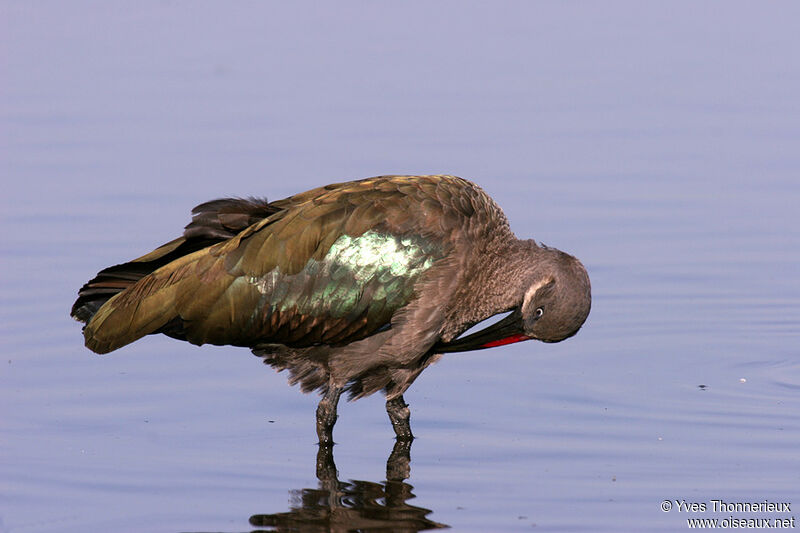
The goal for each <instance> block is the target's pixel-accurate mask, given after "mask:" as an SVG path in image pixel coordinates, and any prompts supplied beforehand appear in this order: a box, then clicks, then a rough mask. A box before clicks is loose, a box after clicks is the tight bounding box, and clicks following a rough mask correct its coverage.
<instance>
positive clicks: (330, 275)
mask: <svg viewBox="0 0 800 533" xmlns="http://www.w3.org/2000/svg"><path fill="white" fill-rule="evenodd" d="M192 214H193V217H192V221H191V223H190V224H189V225H188V226H186V228H185V231H184V232H183V236H181V237H179V238H177V239H175V240H173V241H171V242H168V243H167V244H165V245H163V246H161V247H159V248H156V249H155V250H153V251H152V252H150V253H149V254H147V255H144V256H142V257H140V258H138V259H134V260H132V261H130V262H128V263H124V264H120V265H116V266H112V267H109V268H106V269H105V270H102V271H100V273H98V274H97V276H96V277H95V278H94V279H92V280H91V281H89V282H88V283H86V284H85V285H84V286H83V287H82V288H81V289H80V291H79V296H78V299H77V301H76V302H75V304H74V305H73V307H72V313H71V314H72V316H73V317H74V318H76V319H77V320H79V321H81V322H83V323H85V324H86V325H85V327H84V329H83V333H84V337H85V340H86V346H87V347H88V348H89V349H90V350H92V351H94V352H97V353H101V354H103V353H108V352H111V351H114V350H116V349H118V348H121V347H123V346H125V345H126V344H129V343H131V342H133V341H135V340H137V339H139V338H141V337H144V336H145V335H149V334H151V333H163V334H165V335H168V336H170V337H173V338H176V339H180V340H185V341H189V342H191V343H192V344H197V345H201V344H206V343H210V344H217V345H233V346H246V347H248V348H251V349H252V351H253V352H254V353H255V354H256V355H258V356H260V357H262V358H263V359H264V361H265V362H266V363H268V364H270V365H272V366H273V367H274V368H276V369H277V370H288V372H289V382H290V383H291V384H299V385H300V387H301V389H302V390H303V391H304V392H309V391H312V390H319V391H321V393H322V400H321V401H320V403H319V407H318V408H317V434H318V437H319V439H320V443H321V444H330V443H332V440H331V439H332V429H333V425H334V423H335V422H336V418H337V416H336V406H337V403H338V401H339V396H340V395H341V393H342V392H345V391H346V392H348V393H349V395H350V397H351V398H361V397H362V396H367V395H369V394H372V393H374V392H376V391H383V392H384V394H385V395H386V410H387V412H388V414H389V418H390V420H391V422H392V426H393V428H394V431H395V433H396V434H397V437H398V439H409V440H410V439H412V438H413V437H412V434H411V428H410V425H409V410H408V405H406V403H405V401H404V400H403V393H404V392H405V391H406V389H408V387H409V386H410V385H411V383H412V382H413V381H414V380H415V379H416V378H417V376H419V374H420V372H422V371H423V370H424V369H425V368H426V367H427V366H428V365H430V364H431V363H433V362H435V361H436V360H438V359H439V358H440V357H441V356H442V354H444V353H448V352H463V351H469V350H479V349H483V348H490V347H493V346H500V345H504V344H509V343H513V342H518V341H523V340H527V339H537V340H540V341H544V342H558V341H561V340H564V339H566V338H568V337H571V336H572V335H574V334H575V333H576V332H577V331H578V329H580V327H581V325H582V324H583V323H584V321H585V320H586V317H587V315H588V314H589V309H590V306H591V289H590V284H589V276H588V274H587V273H586V269H585V268H584V267H583V265H582V264H581V263H580V261H578V260H577V259H576V258H575V257H573V256H571V255H569V254H566V253H564V252H561V251H559V250H556V249H555V248H550V247H547V246H543V245H540V244H537V243H536V242H535V241H533V240H520V239H517V238H516V237H515V236H514V234H513V233H512V232H511V229H510V228H509V224H508V220H507V219H506V217H505V215H504V214H503V212H502V210H501V209H500V208H499V207H498V206H497V204H496V203H495V202H494V201H493V200H492V199H491V198H490V197H489V196H488V195H487V194H486V193H485V192H484V191H483V190H482V189H481V188H480V187H478V186H477V185H475V184H474V183H471V182H469V181H467V180H464V179H461V178H457V177H455V176H380V177H375V178H368V179H363V180H359V181H349V182H345V183H336V184H332V185H327V186H325V187H320V188H317V189H312V190H310V191H307V192H303V193H300V194H297V195H294V196H291V197H289V198H285V199H283V200H277V201H275V202H268V201H267V200H265V199H257V198H249V199H236V198H226V199H220V200H213V201H211V202H207V203H204V204H201V205H199V206H197V207H196V208H195V209H194V210H193V211H192ZM508 311H510V314H508V316H506V317H505V318H503V319H502V320H500V321H499V322H496V323H494V324H492V325H490V326H487V327H486V328H485V329H483V330H481V331H479V332H477V333H473V334H471V335H467V336H463V337H460V335H461V334H462V333H463V332H465V331H467V330H468V329H469V328H471V327H472V326H474V325H476V324H478V323H480V322H482V321H484V320H486V319H487V318H489V317H492V316H493V315H496V314H499V313H504V312H508Z"/></svg>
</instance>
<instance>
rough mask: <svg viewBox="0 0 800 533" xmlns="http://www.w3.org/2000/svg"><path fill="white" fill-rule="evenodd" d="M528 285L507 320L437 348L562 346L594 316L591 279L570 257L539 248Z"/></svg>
mask: <svg viewBox="0 0 800 533" xmlns="http://www.w3.org/2000/svg"><path fill="white" fill-rule="evenodd" d="M523 286H524V287H525V292H524V294H523V296H522V301H521V302H520V303H519V304H517V306H516V307H514V308H513V309H512V310H511V313H510V314H508V315H507V316H506V317H505V318H503V319H502V320H500V321H498V322H495V323H494V324H491V325H490V326H487V327H486V328H484V329H482V330H480V331H478V332H477V333H473V334H471V335H467V336H466V337H460V338H458V339H455V340H454V341H451V342H448V343H444V344H440V345H438V346H436V347H435V350H436V351H440V352H464V351H470V350H480V349H483V348H492V347H494V346H503V345H505V344H512V343H514V342H519V341H524V340H529V339H536V340H540V341H543V342H559V341H563V340H564V339H567V338H569V337H572V336H573V335H575V334H576V333H577V332H578V330H579V329H580V328H581V326H582V325H583V323H584V322H585V321H586V317H587V316H589V310H590V309H591V306H592V294H591V285H590V283H589V275H588V274H587V272H586V269H585V268H584V266H583V265H582V264H581V262H580V261H578V260H577V259H576V258H574V257H572V256H571V255H569V254H566V253H564V252H561V251H559V250H556V249H554V248H544V247H543V248H538V250H537V253H536V256H535V263H534V264H533V265H532V266H531V269H530V271H529V274H528V275H527V276H525V281H524V282H523Z"/></svg>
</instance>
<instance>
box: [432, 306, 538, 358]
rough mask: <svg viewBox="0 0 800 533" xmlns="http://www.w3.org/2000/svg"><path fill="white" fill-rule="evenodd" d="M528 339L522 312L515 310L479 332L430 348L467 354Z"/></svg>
mask: <svg viewBox="0 0 800 533" xmlns="http://www.w3.org/2000/svg"><path fill="white" fill-rule="evenodd" d="M528 339H530V337H528V336H527V335H525V333H524V330H523V328H522V312H521V311H520V310H519V309H515V310H514V311H512V312H511V314H509V315H508V316H507V317H505V318H504V319H502V320H499V321H497V322H495V323H494V324H492V325H491V326H487V327H485V328H483V329H482V330H480V331H477V332H475V333H473V334H472V335H467V336H466V337H462V338H458V339H455V340H452V341H450V342H440V343H438V344H436V345H434V347H433V348H431V351H432V352H435V353H448V352H469V351H472V350H483V349H484V348H492V347H494V346H503V345H505V344H512V343H515V342H520V341H526V340H528Z"/></svg>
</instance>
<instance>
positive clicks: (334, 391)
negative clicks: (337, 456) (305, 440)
mask: <svg viewBox="0 0 800 533" xmlns="http://www.w3.org/2000/svg"><path fill="white" fill-rule="evenodd" d="M341 393H342V389H340V388H336V387H329V388H328V391H327V392H326V393H325V396H323V397H322V400H320V402H319V405H318V406H317V437H319V444H320V446H331V445H333V426H334V424H336V419H337V418H339V417H338V416H337V414H336V406H337V404H338V403H339V396H340V395H341Z"/></svg>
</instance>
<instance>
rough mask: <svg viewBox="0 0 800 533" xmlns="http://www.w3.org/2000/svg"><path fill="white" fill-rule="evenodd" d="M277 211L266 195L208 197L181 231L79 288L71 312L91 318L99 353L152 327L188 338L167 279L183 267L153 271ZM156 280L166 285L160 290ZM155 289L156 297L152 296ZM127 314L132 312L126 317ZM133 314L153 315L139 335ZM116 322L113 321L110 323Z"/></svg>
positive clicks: (91, 337)
mask: <svg viewBox="0 0 800 533" xmlns="http://www.w3.org/2000/svg"><path fill="white" fill-rule="evenodd" d="M278 211H280V208H278V207H275V206H274V205H271V204H269V202H268V201H267V200H266V199H265V198H247V199H244V198H224V199H219V200H213V201H211V202H206V203H204V204H200V205H199V206H197V207H195V208H194V209H193V210H192V215H193V217H192V221H191V222H190V223H189V224H188V225H187V226H186V228H185V230H184V234H183V236H182V237H179V238H177V239H175V240H173V241H170V242H168V243H166V244H164V245H163V246H160V247H159V248H156V249H155V250H153V251H152V252H150V253H148V254H146V255H143V256H142V257H139V258H137V259H134V260H133V261H130V262H128V263H123V264H119V265H114V266H111V267H108V268H106V269H104V270H101V271H100V272H99V273H98V274H97V276H95V277H94V278H93V279H91V280H90V281H89V282H87V283H86V284H85V285H84V286H83V287H81V289H80V290H79V291H78V299H77V300H76V301H75V303H74V304H73V306H72V310H71V312H70V315H71V316H72V317H73V318H75V319H76V320H78V321H80V322H83V323H84V324H86V326H84V335H85V337H86V345H87V347H88V348H90V349H91V350H93V351H95V352H98V353H106V352H108V351H111V350H114V349H116V348H118V347H120V346H123V345H125V344H128V343H129V342H133V341H134V340H136V339H137V338H139V337H141V336H144V335H147V334H148V333H165V334H167V335H170V336H172V337H176V338H179V339H185V336H184V334H183V330H182V323H181V321H180V320H176V319H175V318H176V317H175V316H174V315H172V316H171V317H170V316H168V315H169V313H170V311H171V310H170V307H169V305H167V302H168V301H170V297H171V295H172V291H174V290H177V288H175V287H167V285H173V282H174V281H175V277H174V275H175V273H176V271H177V270H179V269H176V268H171V269H170V271H171V272H172V275H171V276H170V275H168V276H167V278H164V277H161V276H159V277H153V276H150V274H153V273H154V272H155V271H157V270H158V269H160V268H162V267H164V266H166V265H169V264H170V263H173V262H176V261H178V260H179V259H181V258H183V257H186V256H188V255H190V254H192V253H194V252H196V251H199V250H202V249H204V248H207V247H209V246H212V245H214V244H216V243H218V242H221V241H225V240H228V239H230V238H232V237H234V236H236V234H238V233H239V232H240V231H242V230H243V229H245V228H247V227H248V226H250V225H252V224H254V223H256V222H259V221H260V220H262V219H263V218H266V217H268V216H270V215H272V214H274V213H276V212H278ZM176 266H177V265H176ZM148 276H150V277H149V278H148ZM170 280H171V281H170ZM140 282H141V283H140ZM154 283H161V284H162V285H163V286H161V287H158V288H157V289H158V290H156V288H155V287H154V286H153V284H154ZM129 289H130V290H129ZM156 293H158V296H157V298H152V297H150V296H152V295H153V294H156ZM137 298H142V299H143V300H141V301H139V300H137ZM145 300H147V301H145ZM172 301H174V298H172ZM131 305H134V306H135V310H133V311H135V312H132V309H131ZM157 305H161V309H160V310H156V308H155V307H152V306H157ZM148 310H149V312H148V313H145V311H148ZM123 315H124V316H125V317H127V318H123ZM128 315H130V316H128ZM134 315H136V316H138V317H139V318H140V319H141V318H142V317H145V316H150V318H148V319H145V320H144V321H143V322H142V321H140V322H139V323H138V324H137V325H136V328H134V329H135V330H136V332H143V333H141V335H138V336H136V334H134V332H133V331H127V330H126V328H128V329H129V328H130V326H131V325H132V324H131V323H130V322H132V321H133V318H134ZM151 315H152V316H151ZM120 320H122V321H123V322H124V321H125V320H128V321H129V324H127V326H126V325H125V324H122V323H120ZM112 323H114V324H115V326H114V327H111V324H112ZM101 330H103V331H101ZM146 330H149V331H146ZM111 331H114V332H116V333H114V335H118V336H119V339H118V340H121V339H123V338H124V339H130V340H127V342H122V343H121V344H120V343H119V342H117V341H116V340H112V339H111V337H110V332H111ZM134 337H135V338H134Z"/></svg>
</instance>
